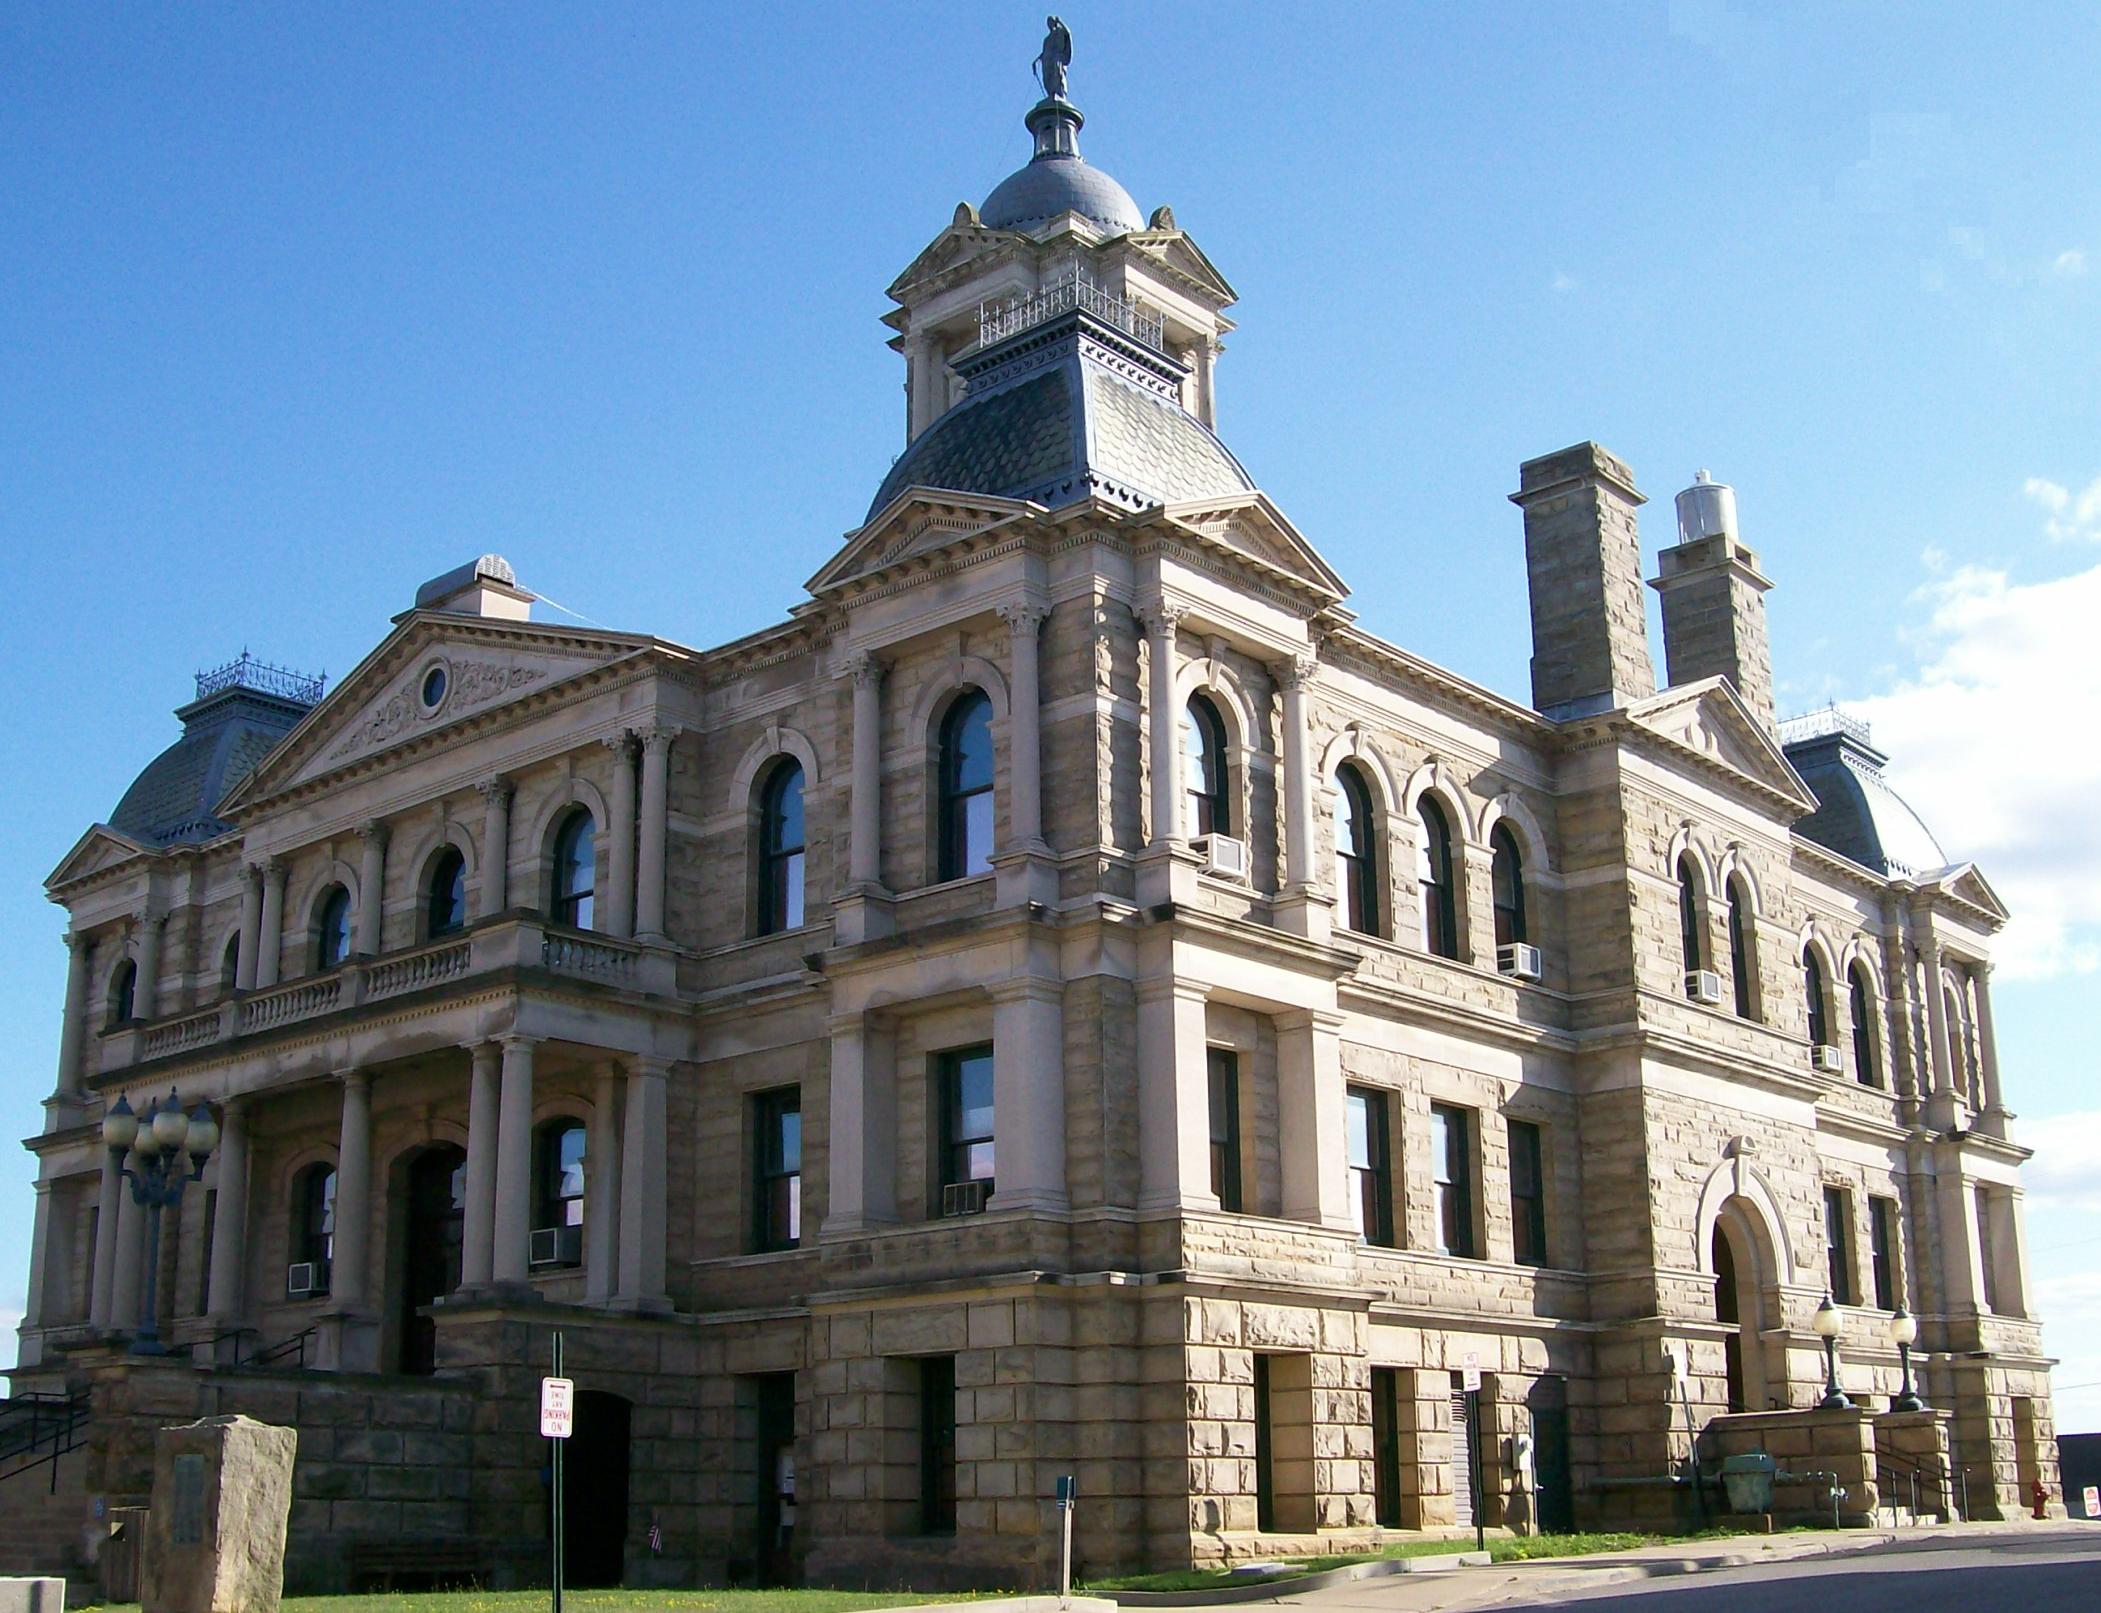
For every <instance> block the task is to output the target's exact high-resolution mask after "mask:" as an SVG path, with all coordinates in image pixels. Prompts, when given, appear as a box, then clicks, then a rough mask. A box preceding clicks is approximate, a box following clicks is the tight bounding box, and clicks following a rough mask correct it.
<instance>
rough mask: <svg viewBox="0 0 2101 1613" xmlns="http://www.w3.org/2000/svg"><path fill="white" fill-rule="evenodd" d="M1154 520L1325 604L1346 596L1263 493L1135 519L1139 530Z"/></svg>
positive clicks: (1345, 589)
mask: <svg viewBox="0 0 2101 1613" xmlns="http://www.w3.org/2000/svg"><path fill="white" fill-rule="evenodd" d="M1154 521H1158V522H1164V523H1165V524H1166V525H1168V526H1169V527H1171V528H1173V529H1174V530H1176V531H1178V532H1180V533H1182V534H1185V535H1187V536H1189V537H1192V538H1195V539H1196V540H1198V541H1199V542H1200V543H1202V544H1203V545H1205V546H1206V547H1209V548H1213V549H1217V550H1221V551H1224V552H1225V553H1227V554H1230V555H1232V556H1234V557H1236V558H1238V559H1241V560H1245V561H1252V562H1254V564H1255V565H1256V566H1257V567H1259V568H1261V569H1264V570H1267V571H1269V572H1272V573H1278V572H1281V573H1283V574H1284V576H1285V577H1288V578H1289V579H1290V580H1291V581H1292V582H1294V583H1296V584H1298V585H1299V586H1300V587H1302V588H1306V589H1311V590H1313V591H1314V592H1316V593H1319V594H1323V595H1326V596H1327V597H1328V598H1330V599H1337V600H1339V599H1341V598H1343V597H1344V596H1346V595H1347V594H1348V593H1349V591H1350V590H1349V585H1348V584H1347V583H1345V582H1344V581H1343V580H1342V578H1341V577H1340V576H1339V575H1337V574H1336V571H1335V569H1334V567H1332V566H1330V565H1329V564H1328V563H1327V561H1325V560H1323V559H1322V558H1321V556H1320V552H1319V551H1318V550H1316V549H1315V548H1314V547H1313V545H1312V544H1310V543H1308V542H1307V541H1306V539H1305V537H1304V535H1303V534H1301V533H1300V532H1299V530H1298V528H1297V527H1295V526H1293V525H1292V524H1291V522H1290V521H1288V520H1287V519H1285V517H1284V513H1283V511H1281V510H1279V509H1278V508H1277V507H1276V505H1274V504H1272V503H1271V502H1270V501H1269V498H1268V496H1267V495H1265V494H1262V493H1244V494H1236V495H1235V496H1233V497H1231V498H1222V499H1205V500H1201V501H1195V502H1190V503H1184V504H1168V505H1163V506H1162V507H1161V508H1160V509H1159V510H1158V511H1148V512H1146V513H1145V514H1144V515H1141V516H1139V517H1137V518H1136V522H1137V524H1140V525H1143V524H1146V523H1149V522H1154Z"/></svg>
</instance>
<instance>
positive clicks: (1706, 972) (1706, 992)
mask: <svg viewBox="0 0 2101 1613" xmlns="http://www.w3.org/2000/svg"><path fill="white" fill-rule="evenodd" d="M1685 995H1686V996H1687V997H1688V998H1690V999H1691V1000H1692V1001H1693V1002H1696V1003H1706V1004H1707V1005H1708V1006H1709V1007H1710V1008H1712V1007H1714V1006H1716V1005H1717V1004H1719V1003H1720V1002H1721V1000H1722V977H1721V976H1720V975H1718V974H1716V973H1715V972H1714V971H1713V970H1712V969H1688V970H1687V971H1686V973H1685Z"/></svg>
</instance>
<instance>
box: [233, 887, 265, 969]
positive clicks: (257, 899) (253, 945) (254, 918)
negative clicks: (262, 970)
mask: <svg viewBox="0 0 2101 1613" xmlns="http://www.w3.org/2000/svg"><path fill="white" fill-rule="evenodd" d="M262 878H263V868H262V864H261V863H250V864H248V866H247V868H246V869H245V871H244V874H243V879H242V884H241V950H240V953H239V955H238V956H236V957H235V959H234V965H233V988H234V990H236V991H253V990H255V963H256V959H257V957H258V956H260V955H261V953H262V950H263V887H262Z"/></svg>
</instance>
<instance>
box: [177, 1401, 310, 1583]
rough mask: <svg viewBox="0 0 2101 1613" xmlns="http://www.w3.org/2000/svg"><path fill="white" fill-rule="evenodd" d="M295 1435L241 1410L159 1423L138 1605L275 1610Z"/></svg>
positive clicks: (280, 1573) (282, 1572) (288, 1512)
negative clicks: (166, 1424)
mask: <svg viewBox="0 0 2101 1613" xmlns="http://www.w3.org/2000/svg"><path fill="white" fill-rule="evenodd" d="M298 1446H299V1435H298V1433H297V1432H296V1431H295V1430H293V1429H290V1428H278V1427H274V1426H273V1425H271V1424H269V1423H259V1422H256V1421H255V1420H253V1419H252V1418H248V1417H206V1418H204V1419H202V1420H201V1421H198V1422H194V1423H186V1424H183V1425H182V1426H180V1427H176V1428H163V1429H162V1430H161V1431H160V1434H159V1436H158V1437H157V1438H156V1440H155V1442H154V1450H153V1509H152V1514H151V1517H150V1520H149V1523H148V1526H147V1537H146V1560H145V1563H144V1564H143V1565H142V1569H141V1574H140V1579H141V1584H140V1586H139V1602H140V1606H141V1609H142V1613H277V1605H278V1601H279V1599H280V1597H281V1596H282V1595H283V1593H284V1562H285V1520H286V1518H287V1517H288V1516H289V1514H290V1512H291V1509H292V1459H293V1456H294V1455H295V1454H296V1452H297V1450H298Z"/></svg>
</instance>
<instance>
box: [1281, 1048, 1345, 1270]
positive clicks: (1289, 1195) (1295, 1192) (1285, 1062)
mask: <svg viewBox="0 0 2101 1613" xmlns="http://www.w3.org/2000/svg"><path fill="white" fill-rule="evenodd" d="M1275 1023H1276V1028H1277V1113H1278V1132H1279V1136H1278V1144H1279V1152H1280V1154H1281V1156H1282V1158H1281V1164H1282V1167H1283V1179H1284V1214H1285V1216H1286V1218H1287V1219H1289V1220H1293V1221H1306V1222H1310V1223H1311V1224H1312V1225H1314V1226H1323V1227H1335V1228H1337V1229H1339V1230H1348V1229H1350V1228H1352V1227H1354V1226H1355V1225H1356V1221H1355V1219H1354V1217H1353V1216H1352V1215H1351V1213H1350V1203H1349V1152H1348V1148H1347V1144H1346V1142H1345V1139H1344V1137H1343V1121H1344V1108H1345V1104H1344V1094H1343V1080H1342V1016H1341V1015H1340V1014H1333V1013H1324V1012H1319V1011H1315V1010H1310V1009H1309V1010H1302V1011H1299V1012H1295V1013H1288V1014H1279V1015H1277V1016H1276V1021H1275Z"/></svg>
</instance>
